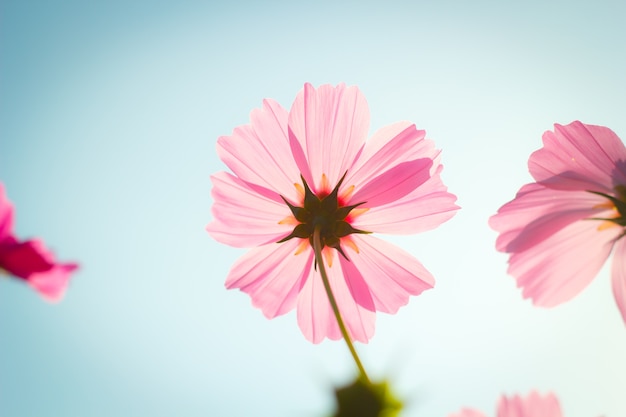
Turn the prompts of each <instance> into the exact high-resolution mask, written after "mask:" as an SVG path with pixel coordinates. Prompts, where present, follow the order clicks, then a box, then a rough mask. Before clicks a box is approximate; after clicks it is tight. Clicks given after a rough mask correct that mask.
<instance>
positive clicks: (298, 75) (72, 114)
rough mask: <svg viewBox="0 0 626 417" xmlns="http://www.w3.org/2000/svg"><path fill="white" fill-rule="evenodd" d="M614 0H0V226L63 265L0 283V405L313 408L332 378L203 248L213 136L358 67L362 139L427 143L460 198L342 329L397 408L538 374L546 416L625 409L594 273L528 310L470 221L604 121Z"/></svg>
mask: <svg viewBox="0 0 626 417" xmlns="http://www.w3.org/2000/svg"><path fill="white" fill-rule="evenodd" d="M624 16H626V3H624V2H622V1H613V2H611V1H597V2H586V1H585V2H573V1H529V2H522V1H520V2H496V1H474V2H463V1H439V2H420V1H415V2H388V3H386V4H384V5H383V4H382V3H372V2H367V1H354V2H351V3H342V4H341V5H337V4H334V3H332V2H317V3H316V4H315V5H313V4H308V5H304V4H297V3H296V2H293V1H285V2H278V1H275V2H266V3H264V4H261V3H260V2H230V3H228V5H226V3H224V4H214V3H211V2H202V1H195V0H187V1H177V2H165V1H142V0H123V1H122V0H112V1H107V2H84V1H79V0H65V1H43V0H41V1H32V0H2V3H0V180H1V181H2V182H4V183H5V185H6V188H7V191H8V195H9V198H10V199H11V200H12V201H13V202H14V204H15V206H16V210H17V232H18V234H19V235H20V236H22V237H31V236H40V237H42V238H44V239H45V241H46V242H47V244H48V245H49V246H50V247H52V248H54V250H55V251H56V253H57V255H58V257H59V258H60V259H62V260H76V261H78V262H80V263H81V265H82V268H81V270H80V271H79V272H78V273H77V274H76V275H75V277H74V280H73V281H72V286H71V288H70V289H69V291H68V293H67V297H66V299H65V300H64V301H63V302H62V303H61V304H58V305H50V304H48V303H46V302H44V301H42V300H41V299H40V298H39V297H38V296H37V295H36V294H35V293H33V292H32V291H30V290H29V289H28V288H27V287H26V286H24V285H22V283H20V282H18V281H14V280H8V279H1V280H0V416H3V417H5V416H6V417H43V416H54V417H56V416H62V417H63V416H67V417H74V416H75V417H84V416H87V417H91V416H93V417H109V416H116V417H125V416H156V417H161V416H163V417H164V416H188V417H194V416H216V417H248V416H272V417H288V416H289V417H292V416H304V417H309V416H310V417H314V416H324V415H328V414H329V413H330V411H331V409H332V406H333V403H332V397H331V388H332V386H333V385H337V384H341V383H344V382H345V381H347V380H348V379H350V377H351V376H352V375H353V368H354V367H353V364H352V362H351V359H350V357H349V354H348V352H347V350H346V348H345V345H344V344H343V343H342V342H328V341H327V342H324V343H322V344H320V345H312V344H310V343H308V342H307V341H306V340H305V339H304V337H303V336H302V334H301V333H300V331H299V329H298V327H297V325H296V320H295V314H293V313H291V314H288V315H286V316H284V317H281V318H278V319H275V320H272V321H268V320H266V319H265V318H264V317H263V315H262V313H261V312H260V311H258V310H256V309H254V308H253V307H252V306H251V305H250V301H249V298H248V296H247V295H245V294H243V293H240V292H237V291H227V290H225V289H224V285H223V282H224V279H225V277H226V274H227V272H228V269H229V267H230V265H231V264H232V263H233V262H234V261H235V259H236V258H237V257H238V256H240V255H241V254H242V253H243V252H244V251H242V250H237V249H233V248H229V247H226V246H223V245H220V244H218V243H216V242H214V241H213V240H212V239H211V238H210V237H209V236H208V235H207V234H206V232H205V231H204V226H205V225H206V223H208V222H209V221H210V220H211V214H210V207H211V203H212V202H211V198H210V187H211V185H210V181H209V176H210V175H211V174H212V173H214V172H216V171H218V170H222V169H224V168H225V167H224V165H223V164H222V163H221V162H220V161H219V159H218V158H217V155H216V152H215V142H216V139H217V137H218V136H220V135H226V134H229V133H230V132H231V131H232V129H233V128H234V127H236V126H237V125H240V124H244V123H247V122H248V115H249V112H250V111H251V110H252V109H253V108H254V107H258V106H260V104H261V101H262V99H263V98H266V97H271V98H274V99H277V100H278V101H279V102H281V103H282V104H283V105H284V106H287V107H288V106H290V105H291V102H292V100H293V98H294V97H295V95H296V94H297V92H298V90H299V89H300V88H301V87H302V85H303V84H304V82H307V81H308V82H312V83H313V84H315V85H319V84H322V83H333V84H336V83H339V82H346V83H347V84H350V85H358V86H359V87H360V88H361V89H362V91H363V92H364V94H365V96H366V97H367V99H368V102H369V104H370V110H371V115H372V121H371V129H372V131H373V130H375V129H377V128H379V127H382V126H384V125H386V124H389V123H392V122H394V121H398V120H411V121H413V122H415V123H416V124H417V126H418V128H423V129H426V131H427V134H428V136H429V137H430V138H432V139H434V140H435V141H436V144H437V146H438V147H440V148H442V149H443V162H444V165H445V167H446V168H445V170H444V173H443V178H444V181H445V182H446V184H447V185H448V186H449V189H450V190H451V191H452V192H453V193H455V194H456V195H457V196H458V198H459V200H458V203H459V204H460V205H461V206H462V207H463V209H462V210H461V212H460V213H459V214H458V215H457V216H456V217H455V218H453V219H452V220H451V221H449V222H448V223H446V224H444V225H443V226H442V227H440V228H439V229H437V230H435V231H432V232H428V233H424V234H421V235H415V236H408V237H402V238H397V237H388V236H385V238H386V239H389V240H391V241H393V242H394V243H397V244H399V245H402V247H403V248H405V249H406V250H408V251H409V252H411V253H413V254H414V255H415V256H417V257H418V258H419V259H420V260H421V261H422V262H423V263H424V264H425V265H426V266H427V267H428V268H429V269H430V270H431V271H432V272H433V274H434V275H435V277H436V279H437V286H436V288H435V289H434V290H432V291H428V292H426V293H424V294H423V295H421V296H420V297H416V298H413V299H412V300H411V301H410V303H409V305H408V306H406V307H404V308H402V309H401V310H400V312H399V313H398V314H397V315H394V316H387V315H379V316H378V322H377V330H376V335H375V336H374V338H373V340H372V341H371V342H370V344H368V345H358V346H357V348H358V350H359V352H360V353H361V355H362V359H363V361H364V363H365V365H366V367H367V368H368V370H369V371H370V373H371V374H372V375H373V376H374V377H385V376H389V377H391V378H392V382H393V384H394V386H395V387H396V389H397V391H398V392H399V393H400V395H401V396H402V397H403V398H404V399H405V400H406V401H407V402H408V406H407V409H406V413H405V414H404V415H405V416H428V417H437V416H441V417H445V416H447V415H448V414H449V413H451V412H454V411H457V410H458V409H460V408H461V407H462V406H473V407H476V408H480V409H482V410H484V411H485V412H488V413H490V414H491V415H493V414H494V413H495V404H496V402H497V399H498V397H499V396H500V394H501V393H507V394H512V393H521V394H526V393H527V392H528V391H530V390H531V389H534V388H536V389H539V390H541V391H542V392H545V391H548V390H553V391H554V392H556V393H557V395H558V396H559V397H560V399H561V402H562V404H563V408H564V411H565V415H566V417H589V416H598V415H606V416H611V417H622V416H624V415H626V400H624V396H623V395H624V392H625V388H626V355H625V352H626V329H625V327H624V324H623V322H622V320H621V318H620V316H619V313H618V310H617V308H616V306H615V303H614V301H613V297H612V294H611V290H610V279H609V278H610V277H609V269H608V268H605V269H604V270H603V271H602V272H601V274H600V275H599V276H598V277H597V279H596V280H595V281H594V282H593V283H592V284H591V285H590V287H589V288H587V289H586V290H585V291H584V292H583V293H582V294H581V295H580V296H578V297H577V298H576V299H574V300H573V301H571V302H569V303H568V304H565V305H563V306H560V307H558V308H555V309H552V310H545V309H537V308H534V307H532V305H531V304H530V302H528V301H524V300H522V298H521V295H520V292H519V291H518V290H517V289H516V288H515V283H514V280H513V278H511V277H509V276H507V275H506V256H504V255H502V254H498V253H497V252H496V251H495V248H494V241H495V237H496V234H495V232H493V231H491V230H490V229H489V228H488V226H487V219H488V217H489V216H490V215H491V214H493V213H494V212H495V211H496V210H497V209H498V207H499V206H500V205H501V204H503V203H505V202H506V201H508V200H509V199H511V198H512V197H513V196H514V194H515V192H516V191H517V189H518V188H519V186H521V185H522V184H524V183H525V182H528V181H529V180H530V176H529V175H528V173H527V168H526V161H527V158H528V156H529V154H530V153H531V152H532V151H533V150H535V149H537V148H539V147H540V146H541V134H542V133H543V132H544V131H545V130H547V129H550V128H551V127H552V124H553V123H554V122H559V123H569V122H571V121H572V120H575V119H580V120H581V121H583V122H586V123H593V124H601V125H606V126H609V127H611V128H612V129H613V130H615V131H616V132H617V134H618V135H620V136H621V137H623V138H624V137H626V117H625V115H626V111H625V110H626V78H625V77H624V74H626V54H625V53H624V48H625V46H624V44H625V42H626V26H624V24H623V18H624Z"/></svg>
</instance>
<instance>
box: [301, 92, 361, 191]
mask: <svg viewBox="0 0 626 417" xmlns="http://www.w3.org/2000/svg"><path fill="white" fill-rule="evenodd" d="M369 118H370V116H369V109H368V106H367V102H366V101H365V97H364V96H363V94H362V93H361V92H360V91H359V89H358V88H357V87H346V86H345V85H344V84H340V85H338V86H337V87H333V86H331V85H322V86H320V87H319V88H318V89H315V88H314V87H313V86H312V85H311V84H308V83H307V84H305V85H304V89H303V90H302V91H301V92H300V93H299V94H298V96H297V97H296V99H295V101H294V103H293V105H292V106H291V110H290V111H289V140H290V142H291V149H292V153H293V157H294V159H295V161H296V163H297V165H298V168H299V169H300V172H301V173H302V175H303V176H304V178H305V180H306V181H307V183H308V184H309V185H310V186H311V188H312V189H313V190H314V191H329V190H321V189H320V186H321V178H322V175H325V176H326V177H327V179H328V181H329V183H331V184H337V182H338V181H339V179H340V178H341V177H342V176H343V175H344V173H345V172H346V171H348V169H350V168H351V167H352V166H353V164H354V161H355V160H356V158H357V157H358V156H359V154H360V152H361V150H362V149H363V144H364V143H365V139H366V138H367V133H368V130H369Z"/></svg>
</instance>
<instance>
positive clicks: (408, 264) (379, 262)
mask: <svg viewBox="0 0 626 417" xmlns="http://www.w3.org/2000/svg"><path fill="white" fill-rule="evenodd" d="M352 239H353V241H354V243H355V244H356V246H357V247H358V248H359V253H354V252H351V251H350V252H349V255H350V261H347V260H345V259H343V258H340V262H341V267H342V269H343V271H344V274H345V276H346V277H347V278H346V280H349V281H352V282H360V288H355V289H353V292H356V293H364V292H366V291H367V294H368V296H369V295H370V294H371V296H370V297H371V299H372V300H373V302H374V306H375V308H376V310H378V311H382V312H384V313H392V314H393V313H396V312H397V311H398V309H399V308H400V307H401V306H403V305H405V304H407V303H408V301H409V296H410V295H419V294H420V293H422V291H424V290H427V289H430V288H432V287H433V286H434V285H435V279H434V278H433V276H432V275H431V274H430V272H428V271H427V270H426V268H424V266H423V265H422V264H421V263H420V262H419V261H418V260H417V259H415V258H414V257H413V256H411V255H410V254H408V253H407V252H405V251H404V250H402V249H400V248H398V247H397V246H395V245H392V244H390V243H387V242H385V241H384V240H380V239H377V238H375V237H373V236H369V235H352ZM355 278H357V279H356V280H355ZM354 298H355V299H356V300H357V302H359V299H367V298H366V297H364V296H359V297H354ZM359 304H360V305H361V306H363V307H365V308H367V309H368V310H373V309H372V308H371V307H370V306H369V305H368V304H367V303H359Z"/></svg>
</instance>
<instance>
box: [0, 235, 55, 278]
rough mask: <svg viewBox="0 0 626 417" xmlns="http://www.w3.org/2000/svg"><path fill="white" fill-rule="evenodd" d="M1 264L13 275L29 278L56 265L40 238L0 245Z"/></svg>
mask: <svg viewBox="0 0 626 417" xmlns="http://www.w3.org/2000/svg"><path fill="white" fill-rule="evenodd" d="M0 266H1V267H2V269H4V270H6V271H7V272H9V273H10V274H11V275H14V276H16V277H19V278H22V279H29V277H30V276H31V275H32V274H34V273H38V272H47V271H49V270H50V269H51V268H52V267H54V257H53V255H52V253H50V251H48V250H47V249H46V248H45V246H44V244H43V242H42V241H41V240H39V239H33V240H29V241H26V242H19V243H18V242H15V243H12V244H6V243H5V244H2V245H1V246H0Z"/></svg>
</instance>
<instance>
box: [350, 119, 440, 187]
mask: <svg viewBox="0 0 626 417" xmlns="http://www.w3.org/2000/svg"><path fill="white" fill-rule="evenodd" d="M425 134H426V133H425V132H424V131H423V130H417V129H416V128H415V125H414V124H411V123H409V122H399V123H395V124H393V125H390V126H386V127H384V128H382V129H380V130H378V131H377V132H376V133H375V134H374V136H372V137H371V138H370V139H369V140H368V141H367V142H365V147H364V148H363V152H362V153H361V155H360V156H359V158H358V160H357V161H356V162H355V164H354V166H353V167H351V168H350V170H349V171H348V175H347V176H346V179H345V181H344V184H347V185H354V187H355V188H356V189H357V190H358V189H360V188H361V187H363V185H364V184H367V183H368V182H370V181H371V180H372V179H374V178H376V177H378V176H379V175H381V174H383V173H384V172H385V171H388V170H389V169H390V168H393V167H395V166H396V165H398V164H400V163H402V162H407V161H413V160H416V159H423V158H428V159H433V158H436V157H437V156H438V154H439V151H437V150H435V146H434V143H433V142H432V141H430V140H424V136H425Z"/></svg>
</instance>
